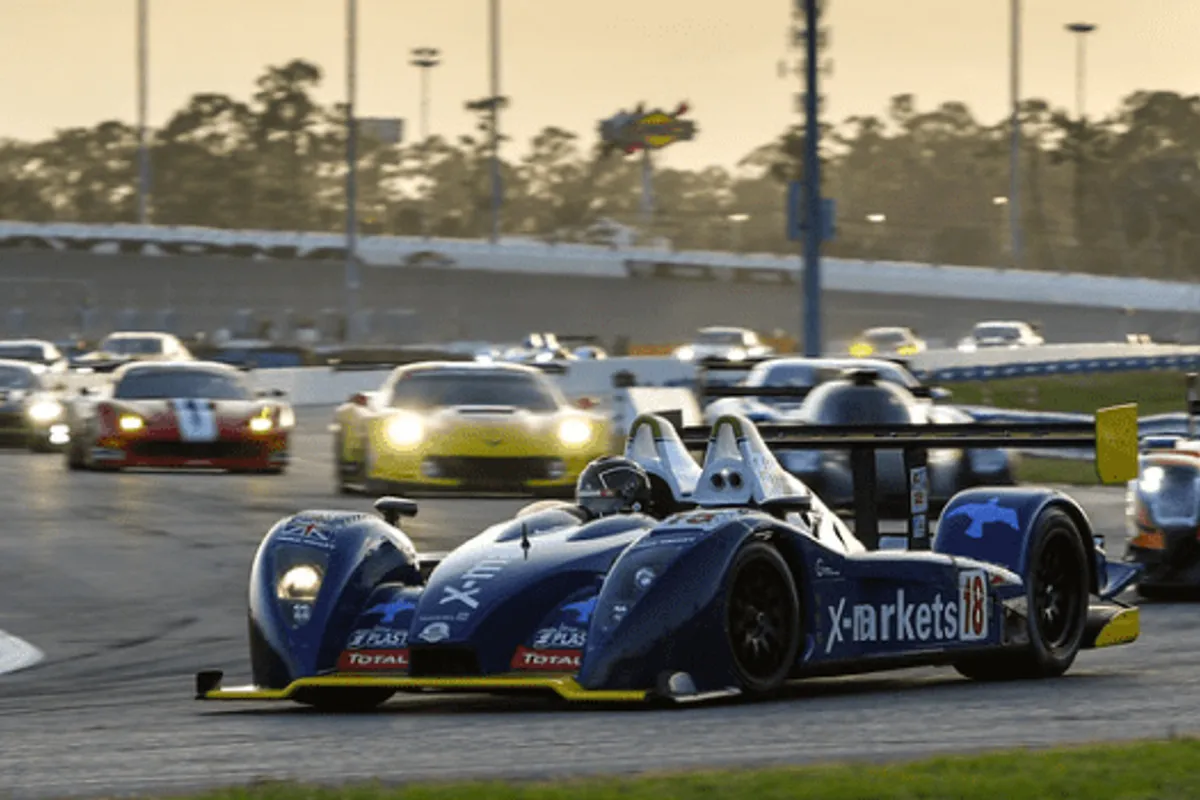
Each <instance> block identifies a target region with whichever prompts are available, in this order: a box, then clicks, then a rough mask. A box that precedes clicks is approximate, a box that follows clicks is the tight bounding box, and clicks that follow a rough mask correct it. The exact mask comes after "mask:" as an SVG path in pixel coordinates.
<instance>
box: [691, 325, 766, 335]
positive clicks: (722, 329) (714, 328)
mask: <svg viewBox="0 0 1200 800" xmlns="http://www.w3.org/2000/svg"><path fill="white" fill-rule="evenodd" d="M753 332H754V331H752V330H750V329H749V328H736V327H733V326H729V325H710V326H709V327H707V328H701V329H700V330H699V333H753Z"/></svg>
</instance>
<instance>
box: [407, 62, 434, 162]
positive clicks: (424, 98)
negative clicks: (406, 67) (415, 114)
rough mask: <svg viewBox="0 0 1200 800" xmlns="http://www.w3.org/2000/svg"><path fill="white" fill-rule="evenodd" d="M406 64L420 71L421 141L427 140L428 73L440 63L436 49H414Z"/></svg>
mask: <svg viewBox="0 0 1200 800" xmlns="http://www.w3.org/2000/svg"><path fill="white" fill-rule="evenodd" d="M412 56H413V57H412V61H409V62H408V63H409V64H411V65H412V66H414V67H417V68H418V69H420V70H421V141H422V142H424V141H426V140H427V139H428V138H429V72H430V70H432V69H433V68H434V67H436V66H438V65H439V64H441V63H442V59H441V51H440V50H438V49H437V48H436V47H414V48H413V51H412Z"/></svg>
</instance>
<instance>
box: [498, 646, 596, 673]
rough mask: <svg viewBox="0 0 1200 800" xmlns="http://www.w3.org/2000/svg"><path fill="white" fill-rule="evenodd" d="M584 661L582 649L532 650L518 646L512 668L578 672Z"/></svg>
mask: <svg viewBox="0 0 1200 800" xmlns="http://www.w3.org/2000/svg"><path fill="white" fill-rule="evenodd" d="M582 663H583V652H582V651H580V650H540V651H539V650H530V649H529V648H528V647H518V648H517V652H516V653H514V654H513V659H512V663H511V664H510V665H509V667H510V668H511V669H516V670H523V671H534V672H537V671H541V672H576V671H577V670H578V669H579V667H580V665H581V664H582Z"/></svg>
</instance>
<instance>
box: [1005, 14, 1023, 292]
mask: <svg viewBox="0 0 1200 800" xmlns="http://www.w3.org/2000/svg"><path fill="white" fill-rule="evenodd" d="M1010 3H1011V7H1010V12H1011V17H1012V19H1011V22H1010V35H1011V37H1012V41H1011V43H1010V44H1011V53H1010V55H1009V90H1010V94H1011V97H1010V101H1011V103H1012V124H1011V127H1012V143H1011V147H1010V152H1009V166H1008V169H1009V188H1008V226H1009V235H1010V237H1011V240H1012V241H1011V247H1012V265H1011V266H1012V268H1013V269H1020V268H1021V198H1020V191H1021V0H1010Z"/></svg>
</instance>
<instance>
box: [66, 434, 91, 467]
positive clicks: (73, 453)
mask: <svg viewBox="0 0 1200 800" xmlns="http://www.w3.org/2000/svg"><path fill="white" fill-rule="evenodd" d="M67 469H69V470H72V471H79V470H83V469H87V463H86V462H85V461H84V458H83V442H82V441H80V440H79V438H78V437H76V436H72V437H71V441H70V442H68V443H67Z"/></svg>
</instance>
